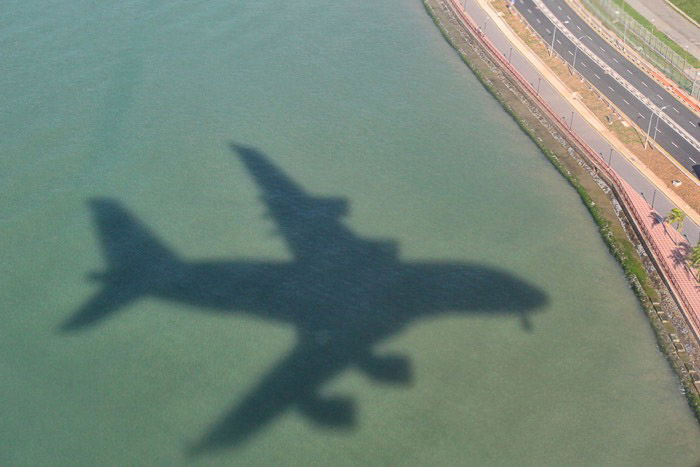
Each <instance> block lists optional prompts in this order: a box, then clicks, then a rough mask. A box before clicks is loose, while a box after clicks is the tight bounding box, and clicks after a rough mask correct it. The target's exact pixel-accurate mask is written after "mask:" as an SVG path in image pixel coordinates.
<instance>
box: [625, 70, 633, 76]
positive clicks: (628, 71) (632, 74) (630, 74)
mask: <svg viewBox="0 0 700 467" xmlns="http://www.w3.org/2000/svg"><path fill="white" fill-rule="evenodd" d="M626 71H627V73H629V74H630V75H632V76H634V74H633V73H632V72H631V71H629V70H626Z"/></svg>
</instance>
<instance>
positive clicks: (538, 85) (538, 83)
mask: <svg viewBox="0 0 700 467" xmlns="http://www.w3.org/2000/svg"><path fill="white" fill-rule="evenodd" d="M541 81H542V78H540V77H539V76H538V77H537V95H538V96H539V95H540V82H541Z"/></svg>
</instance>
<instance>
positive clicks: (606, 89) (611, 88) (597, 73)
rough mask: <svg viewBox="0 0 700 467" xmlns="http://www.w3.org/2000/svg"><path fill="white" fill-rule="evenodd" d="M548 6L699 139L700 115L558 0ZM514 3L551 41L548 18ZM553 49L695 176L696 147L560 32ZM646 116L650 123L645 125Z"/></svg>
mask: <svg viewBox="0 0 700 467" xmlns="http://www.w3.org/2000/svg"><path fill="white" fill-rule="evenodd" d="M543 2H544V3H545V5H546V6H547V8H549V9H550V11H551V12H552V13H553V14H554V15H555V16H556V17H557V18H558V19H559V20H560V21H561V22H562V23H564V26H565V27H566V28H568V29H569V31H571V33H572V34H573V35H574V36H575V37H577V38H578V39H579V40H580V41H582V42H584V43H585V44H586V47H587V48H588V49H589V50H591V52H593V53H594V54H596V55H597V56H598V58H600V59H601V60H602V61H604V62H605V63H606V64H607V65H608V66H609V67H610V68H612V69H613V70H615V71H616V72H617V73H618V74H619V75H620V76H622V77H623V78H624V79H625V80H626V81H627V82H628V83H629V84H631V85H632V86H634V87H635V88H636V89H637V90H638V91H639V92H640V93H642V94H643V95H645V96H646V97H647V98H648V99H649V100H651V101H652V102H654V104H656V105H657V106H659V108H661V107H665V108H664V113H665V114H666V115H667V116H668V117H670V118H671V119H672V120H673V121H674V122H675V123H676V124H677V125H678V126H680V127H682V128H683V129H685V130H686V131H687V132H688V133H689V134H690V135H692V136H693V137H695V139H697V140H699V141H700V118H698V117H697V116H696V115H695V114H694V113H693V112H691V111H690V110H689V109H688V108H687V107H685V106H684V105H682V104H681V103H680V102H678V100H676V99H675V98H674V97H673V96H672V95H671V94H669V93H668V92H667V91H666V90H665V89H663V88H662V87H661V86H660V85H659V84H657V83H656V82H655V81H654V80H652V79H651V78H650V77H648V76H647V75H646V74H645V73H644V72H643V71H641V70H639V69H638V68H637V67H636V66H635V65H634V64H633V63H631V62H630V61H629V60H627V59H626V58H625V57H624V56H622V55H621V54H620V53H619V52H617V50H615V49H614V48H613V47H612V46H610V45H609V44H608V43H607V42H605V40H603V39H602V38H601V37H600V36H598V35H597V34H596V33H595V31H593V29H591V28H590V27H589V26H588V24H586V23H585V22H584V21H583V20H582V19H581V18H580V17H579V16H578V15H577V14H576V13H575V12H574V11H573V10H572V9H571V8H570V7H569V6H568V5H567V4H566V3H565V2H564V1H563V0H543ZM515 7H516V8H517V9H518V11H519V12H520V13H521V14H522V15H523V16H524V17H525V19H526V20H527V21H528V22H529V23H530V25H531V26H532V27H533V28H534V29H535V30H536V31H537V32H538V34H539V35H540V36H542V37H543V38H544V39H545V40H546V41H547V42H548V43H550V44H551V40H552V35H553V34H554V27H553V25H552V23H551V22H550V21H549V19H548V18H547V17H546V16H545V15H544V14H543V13H542V12H541V11H540V10H539V8H537V7H536V6H535V4H534V2H533V1H532V0H516V2H515ZM554 39H555V41H554V42H555V43H554V50H556V52H557V53H558V54H559V55H561V56H562V57H563V58H564V59H565V60H566V61H567V62H568V63H569V64H570V65H572V64H574V60H575V67H574V68H575V69H576V71H578V72H579V73H580V74H582V75H583V76H584V77H585V78H586V79H587V80H588V81H589V82H591V83H593V85H594V86H595V87H596V88H597V89H598V90H599V91H600V92H601V93H603V94H604V95H605V96H606V97H607V98H608V99H609V100H611V101H612V102H614V103H615V105H616V106H617V107H618V108H619V109H620V110H622V112H624V113H625V114H626V115H627V117H628V118H630V119H633V120H634V121H635V122H636V124H637V125H638V126H639V127H640V128H642V130H643V131H646V130H647V128H651V130H650V135H651V136H652V137H653V138H654V139H655V140H656V142H657V143H658V144H659V145H661V146H662V147H663V148H664V149H665V150H666V152H668V153H669V154H671V156H673V157H674V158H675V159H676V160H677V161H678V162H680V163H681V164H682V165H683V166H684V167H686V168H687V169H688V170H690V171H691V172H693V173H695V174H696V176H698V177H699V178H700V151H698V150H697V149H695V148H694V147H693V146H692V145H691V144H690V143H688V142H687V141H686V140H685V139H683V138H682V137H681V136H680V135H679V134H678V133H677V132H676V131H675V130H674V129H672V128H671V127H669V126H668V125H667V124H666V123H665V122H664V121H663V120H661V119H659V118H658V116H657V115H652V111H651V110H650V109H649V108H648V107H647V106H646V105H645V104H644V103H642V102H641V101H640V100H639V99H637V98H636V97H635V96H634V95H633V94H632V93H631V92H629V91H628V90H627V89H625V88H624V87H623V86H622V85H621V84H619V83H618V82H617V81H615V79H613V78H612V76H610V75H608V74H606V73H605V71H603V70H602V69H601V68H600V67H599V66H598V65H597V64H596V63H595V62H593V61H592V60H590V59H589V58H588V57H587V56H586V55H585V54H584V53H582V52H581V51H580V50H578V47H577V46H575V45H574V44H573V43H572V42H571V41H570V40H569V39H568V38H567V37H566V36H565V35H564V34H563V33H562V31H558V32H557V33H556V37H555V38H554ZM650 121H651V125H650Z"/></svg>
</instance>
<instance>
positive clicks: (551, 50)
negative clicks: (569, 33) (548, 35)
mask: <svg viewBox="0 0 700 467" xmlns="http://www.w3.org/2000/svg"><path fill="white" fill-rule="evenodd" d="M564 24H569V22H568V21H564ZM552 29H554V32H553V33H552V43H551V44H550V46H549V56H550V57H551V56H552V54H553V53H554V38H556V37H557V30H558V29H559V28H557V25H556V24H554V23H552Z"/></svg>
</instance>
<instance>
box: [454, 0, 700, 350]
mask: <svg viewBox="0 0 700 467" xmlns="http://www.w3.org/2000/svg"><path fill="white" fill-rule="evenodd" d="M445 2H446V4H447V5H449V7H450V9H451V10H452V12H453V13H454V14H455V15H456V16H457V17H458V18H459V20H460V21H461V22H462V24H463V25H464V26H465V27H466V28H467V29H468V30H469V31H470V32H471V33H472V35H473V36H474V37H475V38H476V39H477V40H479V41H480V42H481V44H482V45H483V46H484V47H485V48H486V49H487V51H488V52H489V53H490V54H491V56H492V57H493V58H494V59H495V60H497V61H498V63H499V65H500V66H502V67H503V68H504V69H506V70H508V72H509V73H510V75H511V76H512V77H513V78H514V79H515V80H516V81H517V82H518V84H519V85H520V86H521V87H522V88H523V89H524V90H525V91H526V92H527V93H528V96H529V98H530V99H532V100H533V101H535V102H537V103H538V105H539V106H540V107H541V108H542V109H543V110H544V111H545V113H546V114H547V115H548V117H549V119H550V120H551V121H552V122H554V123H555V124H556V125H557V127H558V129H559V131H561V132H562V133H563V134H565V135H566V136H567V137H568V138H569V139H570V141H573V142H574V143H575V144H576V146H578V147H579V148H580V150H582V151H583V152H584V154H585V155H586V156H587V158H588V160H589V162H590V163H591V164H592V165H593V166H594V167H595V168H596V170H597V171H598V173H599V174H601V175H603V178H604V179H605V180H606V182H607V183H608V185H609V186H610V188H611V189H612V190H613V194H614V195H615V196H616V197H617V198H618V200H620V201H621V203H620V204H621V206H622V208H623V209H624V211H625V213H626V214H627V215H628V218H629V219H630V221H631V224H632V226H633V227H634V229H635V231H636V232H637V235H638V236H639V238H640V241H641V243H642V245H643V246H644V248H645V249H646V251H647V253H648V254H649V257H650V258H651V260H652V261H653V262H654V264H655V266H656V267H657V268H658V270H659V271H660V272H661V276H662V278H663V279H664V282H666V284H667V286H668V287H669V290H670V291H671V294H672V295H673V297H674V299H675V300H676V303H677V304H678V306H679V307H680V308H681V309H682V310H683V315H684V316H685V318H686V321H687V322H688V324H689V325H690V328H691V330H692V332H693V334H694V335H695V337H696V338H697V339H698V340H700V310H697V313H696V310H695V309H694V307H693V305H692V303H691V301H690V300H689V298H688V297H687V296H686V293H685V290H684V288H683V287H682V286H681V284H680V283H679V282H678V280H677V278H676V277H675V274H674V273H673V271H671V270H670V269H669V267H668V265H667V264H666V262H665V261H664V256H663V253H662V252H661V251H660V249H659V247H658V245H656V244H655V243H654V240H653V238H654V237H653V235H652V234H651V232H649V230H648V229H647V227H646V224H645V222H644V219H643V217H642V213H640V212H639V211H638V210H637V207H636V205H637V204H636V203H634V201H633V200H632V199H631V198H630V196H629V194H628V192H627V190H629V189H631V188H627V187H626V186H625V185H626V182H624V180H622V179H621V178H620V177H619V175H618V174H617V172H615V170H614V169H613V168H612V167H610V165H609V164H608V163H606V162H605V160H604V159H603V158H602V157H601V156H600V155H599V154H598V153H596V152H595V151H594V150H593V149H592V148H591V147H590V146H589V145H588V144H587V143H586V142H585V141H583V139H581V138H580V137H579V136H578V134H576V133H575V132H574V131H573V130H572V129H571V128H569V127H568V126H567V124H566V121H565V119H564V118H562V117H560V116H559V115H558V114H557V113H556V112H555V111H554V110H553V109H552V108H551V107H550V105H549V104H548V103H547V102H546V101H545V100H544V99H543V98H542V97H541V96H540V95H539V93H538V92H537V91H536V90H535V88H534V87H533V86H532V85H531V84H530V83H529V82H528V81H527V80H526V79H525V78H524V77H523V76H522V75H521V74H520V72H519V71H518V70H517V69H515V67H513V66H512V65H511V63H510V62H509V61H508V60H507V59H506V56H505V54H503V53H502V52H501V51H499V50H498V48H497V47H496V46H495V45H494V44H493V43H492V42H491V40H490V39H489V38H488V37H486V35H485V34H484V32H483V31H482V30H481V28H480V27H479V26H478V25H477V24H476V23H475V22H474V21H473V20H472V19H471V17H470V16H469V15H467V14H466V12H465V11H464V10H463V9H462V6H461V5H460V4H459V3H457V2H458V0H445ZM650 212H651V211H650ZM685 268H686V269H687V266H685Z"/></svg>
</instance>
